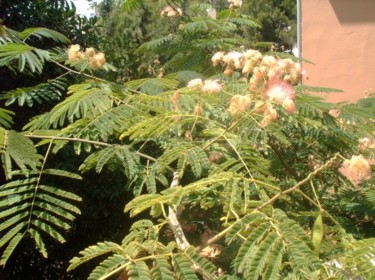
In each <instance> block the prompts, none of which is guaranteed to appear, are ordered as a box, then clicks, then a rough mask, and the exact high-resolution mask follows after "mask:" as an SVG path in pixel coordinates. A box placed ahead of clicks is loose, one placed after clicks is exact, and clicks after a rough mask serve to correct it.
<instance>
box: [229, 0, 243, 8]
mask: <svg viewBox="0 0 375 280" xmlns="http://www.w3.org/2000/svg"><path fill="white" fill-rule="evenodd" d="M228 3H229V8H230V9H231V8H241V7H242V0H228Z"/></svg>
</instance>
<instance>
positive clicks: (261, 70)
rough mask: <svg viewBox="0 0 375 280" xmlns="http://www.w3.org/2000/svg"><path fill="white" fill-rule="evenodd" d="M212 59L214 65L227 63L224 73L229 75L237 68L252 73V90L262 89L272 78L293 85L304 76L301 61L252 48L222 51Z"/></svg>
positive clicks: (247, 73)
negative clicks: (241, 50) (282, 57)
mask: <svg viewBox="0 0 375 280" xmlns="http://www.w3.org/2000/svg"><path fill="white" fill-rule="evenodd" d="M211 61H212V64H213V66H217V65H219V64H220V63H222V64H225V65H226V69H225V71H224V74H225V75H227V76H229V77H230V76H232V74H233V73H234V71H236V70H239V71H242V73H243V74H245V75H250V74H251V75H252V77H251V79H250V85H249V86H250V89H251V90H252V91H262V89H263V88H264V87H265V85H266V83H267V81H268V80H270V79H275V78H278V79H280V80H284V81H286V82H288V83H290V84H291V85H296V84H298V83H299V82H300V81H301V80H302V77H303V71H302V66H301V63H298V62H294V61H293V60H291V59H289V58H286V59H281V58H276V57H274V56H271V55H265V56H263V55H262V54H261V53H260V52H259V51H257V50H251V49H250V50H247V51H245V52H237V51H231V52H228V53H225V52H222V51H220V52H217V53H215V54H214V55H213V57H212V59H211Z"/></svg>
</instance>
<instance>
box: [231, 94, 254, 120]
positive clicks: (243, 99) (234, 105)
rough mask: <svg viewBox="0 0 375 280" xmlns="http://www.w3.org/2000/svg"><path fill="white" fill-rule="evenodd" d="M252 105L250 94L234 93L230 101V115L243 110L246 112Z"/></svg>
mask: <svg viewBox="0 0 375 280" xmlns="http://www.w3.org/2000/svg"><path fill="white" fill-rule="evenodd" d="M250 105H251V98H250V95H237V94H236V95H234V96H233V97H232V98H231V99H230V102H229V108H228V109H227V111H228V113H229V115H231V116H232V117H233V116H235V115H237V114H238V113H241V112H246V111H247V110H248V109H249V108H250Z"/></svg>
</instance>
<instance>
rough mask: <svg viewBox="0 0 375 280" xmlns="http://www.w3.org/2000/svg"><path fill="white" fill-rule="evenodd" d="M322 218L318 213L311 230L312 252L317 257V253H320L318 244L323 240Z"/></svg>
mask: <svg viewBox="0 0 375 280" xmlns="http://www.w3.org/2000/svg"><path fill="white" fill-rule="evenodd" d="M323 234H324V233H323V216H322V213H321V212H320V213H319V214H318V216H317V217H316V219H315V222H314V225H313V229H312V238H311V239H312V243H313V245H314V248H315V250H314V252H315V254H316V255H318V256H319V251H320V243H321V242H322V240H323Z"/></svg>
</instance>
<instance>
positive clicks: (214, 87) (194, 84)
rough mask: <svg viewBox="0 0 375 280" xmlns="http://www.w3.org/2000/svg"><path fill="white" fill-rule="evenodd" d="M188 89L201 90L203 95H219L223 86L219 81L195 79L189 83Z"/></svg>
mask: <svg viewBox="0 0 375 280" xmlns="http://www.w3.org/2000/svg"><path fill="white" fill-rule="evenodd" d="M187 87H189V88H197V89H200V91H201V92H202V93H219V92H220V91H221V89H222V88H223V84H222V83H221V82H220V81H219V80H205V81H203V80H202V79H193V80H191V81H189V82H188V84H187Z"/></svg>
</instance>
